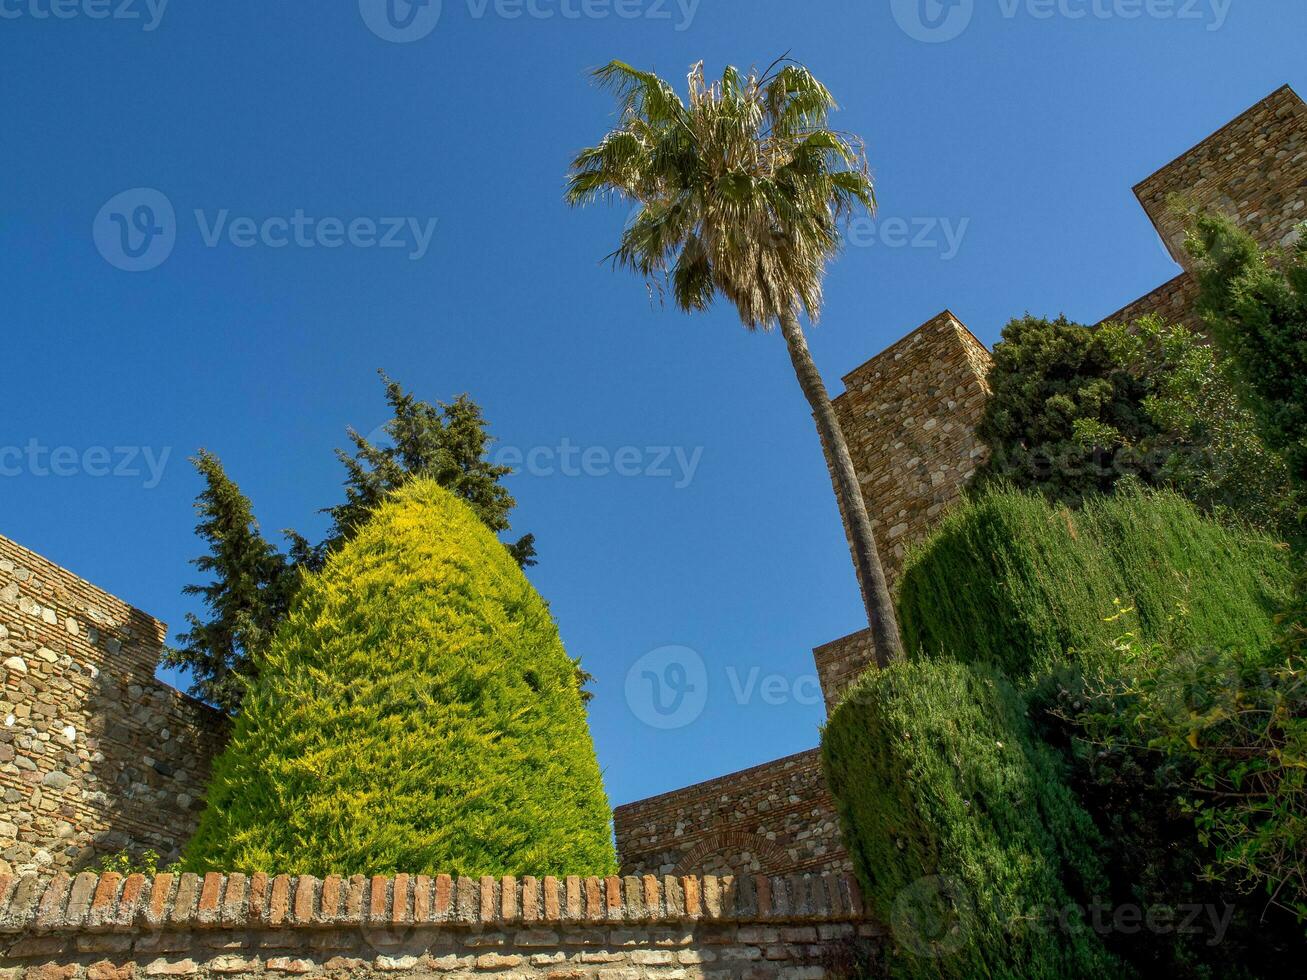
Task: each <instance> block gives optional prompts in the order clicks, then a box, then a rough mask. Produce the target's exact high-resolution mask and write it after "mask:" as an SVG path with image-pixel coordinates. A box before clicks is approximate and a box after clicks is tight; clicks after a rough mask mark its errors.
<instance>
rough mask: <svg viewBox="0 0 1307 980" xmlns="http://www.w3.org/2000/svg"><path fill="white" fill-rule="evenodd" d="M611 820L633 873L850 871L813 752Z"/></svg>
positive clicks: (620, 812) (632, 808) (624, 809)
mask: <svg viewBox="0 0 1307 980" xmlns="http://www.w3.org/2000/svg"><path fill="white" fill-rule="evenodd" d="M613 822H614V824H615V826H616V831H617V850H618V853H619V854H620V855H621V856H622V869H623V871H624V872H626V873H628V874H686V873H689V872H692V871H693V872H708V873H713V874H727V873H731V872H734V873H736V874H745V873H752V874H757V873H761V874H779V873H781V872H784V873H786V874H798V873H805V872H810V873H822V872H835V873H844V872H847V871H849V870H850V869H851V868H852V865H851V864H850V862H849V856H848V853H847V852H846V851H845V850H844V843H843V841H842V840H841V838H840V830H839V824H838V821H837V819H836V816H835V803H834V801H833V800H832V799H831V798H830V795H829V794H828V793H827V792H826V777H825V776H824V775H823V773H822V768H821V758H820V756H819V754H818V752H817V751H816V750H815V749H813V750H810V751H808V752H801V753H800V754H798V755H793V756H790V757H789V758H787V759H779V760H777V761H776V762H770V763H767V764H766V765H763V766H758V767H756V768H754V769H746V770H745V771H743V772H737V773H735V774H733V775H730V776H722V777H720V778H719V779H714V780H710V781H709V782H706V783H700V784H699V785H697V786H688V787H686V788H685V789H680V790H676V791H675V792H673V793H667V794H664V795H662V796H655V797H653V798H651V799H647V800H641V801H640V802H639V803H632V804H629V805H628V806H620V807H618V808H617V809H616V811H614V813H613Z"/></svg>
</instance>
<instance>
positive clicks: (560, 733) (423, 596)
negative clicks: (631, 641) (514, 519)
mask: <svg viewBox="0 0 1307 980" xmlns="http://www.w3.org/2000/svg"><path fill="white" fill-rule="evenodd" d="M257 658H258V661H259V671H258V680H257V681H256V682H255V683H254V684H253V686H252V687H251V689H250V692H249V694H248V695H247V696H246V699H245V707H244V708H243V710H242V711H241V714H240V716H239V717H238V718H237V720H236V728H235V732H234V734H233V737H232V742H231V744H230V745H229V746H228V748H227V750H226V751H225V752H224V753H223V755H222V756H221V757H220V758H219V759H218V761H217V762H216V764H215V766H214V771H213V778H212V782H211V784H210V787H209V790H208V792H207V794H206V799H207V800H208V808H207V809H206V811H205V813H204V815H203V817H202V819H201V822H200V826H199V830H198V831H197V833H196V836H195V838H194V839H193V840H192V841H191V843H190V844H189V845H188V847H187V850H186V854H185V856H184V859H183V864H184V866H185V867H186V868H187V869H188V870H206V871H207V870H215V869H222V870H224V871H245V872H251V871H257V870H260V869H265V868H266V869H276V870H278V871H282V872H285V873H289V874H315V875H319V876H321V875H325V874H329V873H335V874H345V875H349V874H387V873H393V872H397V871H404V872H407V873H424V874H426V873H435V872H444V873H451V874H460V875H471V876H476V875H504V874H514V875H520V874H536V875H542V874H554V875H558V874H597V875H603V874H612V873H614V872H615V869H616V860H615V855H614V853H613V844H612V836H611V830H610V825H609V822H610V820H611V816H612V815H611V812H610V809H609V805H608V800H607V798H606V796H605V794H604V789H603V782H602V778H601V775H600V770H599V765H598V761H597V759H596V757H595V751H594V745H593V742H592V740H591V737H590V732H589V730H588V727H587V722H586V715H585V711H584V709H583V707H582V705H581V699H580V697H579V694H578V691H577V687H576V684H575V682H574V665H573V663H572V661H570V660H569V659H568V657H567V654H566V652H565V651H564V649H563V644H562V642H561V640H560V639H559V635H558V629H557V627H556V625H555V624H554V621H553V619H552V617H551V616H550V614H549V608H548V606H547V605H546V604H545V602H544V601H543V600H542V599H541V598H540V596H539V595H538V594H537V593H536V591H535V590H534V589H533V588H532V587H531V584H530V583H529V582H528V581H527V579H526V576H525V575H524V574H523V573H522V570H521V569H520V568H519V567H518V565H517V563H516V562H514V561H513V560H512V558H511V557H510V556H509V555H508V553H507V552H506V551H505V550H504V548H503V546H502V544H501V543H500V542H499V541H498V539H497V538H496V536H495V535H494V533H493V532H492V531H491V530H490V529H489V528H488V527H487V526H486V524H485V522H484V521H483V520H481V519H479V515H477V514H476V513H475V511H474V510H473V509H472V507H471V505H469V504H467V503H465V502H463V501H461V500H459V499H458V498H457V497H455V496H454V494H452V493H451V492H450V491H448V490H445V489H443V488H442V487H440V486H439V485H438V484H437V483H436V482H435V481H433V480H431V479H426V478H415V479H412V480H410V481H408V482H407V483H406V484H405V485H404V486H403V487H402V488H401V489H399V490H396V491H395V492H393V493H391V494H389V495H388V496H387V498H386V499H385V501H384V502H383V503H382V504H381V505H380V506H379V507H377V508H376V510H375V511H374V512H373V514H372V516H371V517H370V518H369V520H368V521H367V522H366V523H364V524H362V525H360V526H357V527H355V529H354V534H353V536H352V537H351V539H350V540H349V541H348V542H347V543H345V544H343V545H342V546H341V547H339V548H338V549H336V550H335V551H333V552H332V553H331V554H330V555H329V556H328V558H327V562H326V566H325V567H324V568H323V570H322V571H321V572H319V573H317V574H311V575H306V576H305V577H304V579H303V582H302V585H301V588H300V590H299V592H298V594H297V595H296V597H295V600H294V603H293V604H292V607H291V611H290V614H289V616H288V617H287V618H286V620H285V622H284V623H283V624H282V626H281V628H280V629H279V631H278V633H277V635H276V638H275V639H274V640H273V642H272V643H271V644H269V645H268V646H267V647H266V648H262V649H261V650H260V651H259V652H258V654H257Z"/></svg>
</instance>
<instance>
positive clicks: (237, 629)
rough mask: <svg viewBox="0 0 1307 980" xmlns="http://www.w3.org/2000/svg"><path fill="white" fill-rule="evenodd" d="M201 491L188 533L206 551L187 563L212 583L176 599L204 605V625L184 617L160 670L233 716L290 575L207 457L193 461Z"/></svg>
mask: <svg viewBox="0 0 1307 980" xmlns="http://www.w3.org/2000/svg"><path fill="white" fill-rule="evenodd" d="M191 462H192V463H194V464H195V468H196V469H197V470H198V471H199V473H200V475H201V476H202V477H203V478H204V483H205V487H204V490H203V491H202V492H201V493H200V495H199V497H198V498H196V501H195V509H196V511H197V512H198V513H199V515H200V522H199V524H197V525H196V528H195V533H196V534H197V535H199V537H200V538H201V539H202V540H203V541H205V542H207V544H208V552H207V553H206V554H203V555H201V556H200V557H198V558H195V559H193V560H192V561H191V564H192V565H194V566H195V567H196V568H198V569H199V570H200V571H201V572H204V573H206V574H207V575H209V576H210V577H211V580H210V581H209V582H208V583H207V584H204V585H188V586H186V587H185V588H184V589H183V590H182V592H183V593H184V594H186V595H193V596H199V597H201V598H202V599H203V601H204V606H205V608H206V610H207V614H208V615H207V618H204V619H201V618H200V617H199V616H197V615H195V614H194V613H188V614H187V616H186V621H187V623H188V624H189V626H190V629H188V630H187V631H186V632H184V633H180V634H178V636H177V640H178V642H179V643H181V644H182V645H181V646H180V647H178V648H172V649H169V650H167V651H165V653H164V656H163V663H164V665H165V666H168V667H184V668H186V669H187V670H188V671H190V674H191V677H192V682H191V685H190V688H189V690H190V693H191V694H193V695H195V696H196V697H197V698H200V699H201V700H203V701H207V702H208V703H210V704H213V705H215V706H216V707H218V708H221V709H222V710H224V711H226V712H228V713H230V714H234V713H235V712H236V711H237V709H238V708H239V707H240V702H241V696H242V694H243V691H244V683H245V680H248V679H249V676H250V673H251V670H252V665H251V656H252V653H253V651H254V650H255V649H257V648H258V647H259V646H260V645H261V644H262V643H265V642H266V641H267V640H268V638H269V636H270V635H271V633H272V631H273V630H274V629H275V628H276V625H277V623H278V621H279V620H280V619H281V617H282V615H283V614H284V613H285V610H286V605H287V603H288V602H289V599H290V594H291V592H292V591H293V589H294V573H293V571H292V570H291V569H290V568H289V567H288V566H287V564H286V561H285V559H284V558H282V556H281V555H280V553H279V552H278V551H277V549H276V548H275V547H273V546H272V545H271V544H269V543H268V542H267V541H266V540H265V539H264V537H263V535H262V534H261V533H260V531H259V525H258V523H257V522H256V521H255V520H254V512H253V508H252V507H251V506H250V501H249V498H248V497H246V496H245V495H244V494H243V493H241V491H240V487H238V486H237V485H236V484H235V483H234V482H233V481H232V480H231V478H230V477H228V476H227V473H226V471H225V470H224V469H223V466H222V461H221V460H219V459H218V457H217V456H215V455H214V454H213V453H211V452H208V451H207V450H203V449H202V450H200V452H199V454H198V455H197V456H195V457H194V458H193V459H192V460H191Z"/></svg>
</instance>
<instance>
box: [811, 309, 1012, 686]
mask: <svg viewBox="0 0 1307 980" xmlns="http://www.w3.org/2000/svg"><path fill="white" fill-rule="evenodd" d="M992 363H993V360H992V358H991V357H990V354H989V351H988V350H986V349H985V345H984V344H982V343H981V342H980V341H979V340H977V339H976V338H975V336H974V335H973V334H972V333H971V331H969V330H968V329H967V328H966V327H965V326H963V324H962V321H961V320H959V319H958V318H957V317H955V316H954V315H953V314H952V313H950V312H949V311H947V310H945V311H944V312H943V313H941V314H939V316H937V317H935V318H934V319H931V320H928V321H927V322H926V323H924V324H922V325H921V326H920V327H918V328H917V329H916V330H914V331H912V332H911V333H910V334H908V335H907V336H906V337H904V338H903V339H902V340H900V341H899V342H898V343H896V344H894V345H892V346H891V347H889V348H887V349H886V350H884V351H882V352H881V353H879V354H877V355H876V356H875V357H873V358H872V359H871V360H869V361H867V362H866V363H865V364H863V365H862V366H861V367H858V368H855V369H854V370H853V371H850V372H849V373H848V374H846V375H845V376H844V393H843V394H842V395H840V396H839V397H838V398H836V399H835V401H834V404H835V411H836V414H837V415H838V416H839V420H840V426H841V427H842V428H843V430H844V437H845V439H846V440H847V441H848V444H849V453H850V455H851V456H852V457H853V465H854V467H855V468H856V469H857V471H858V478H859V480H860V481H861V483H862V494H863V499H864V500H865V501H866V504H867V514H868V516H869V517H870V518H871V523H872V527H873V528H874V530H875V533H876V544H877V547H878V548H879V550H880V558H881V563H882V564H883V565H884V567H885V577H886V578H887V579H888V580H889V584H890V588H891V589H892V588H894V587H895V585H896V584H897V583H898V579H899V576H900V575H901V574H902V572H903V559H904V558H905V557H906V555H907V553H908V549H909V548H911V547H912V545H914V544H916V543H917V542H918V541H920V540H922V539H923V538H924V537H925V536H926V535H927V534H928V533H929V532H930V530H931V528H933V527H934V526H935V523H936V522H937V521H938V520H939V518H940V515H941V514H943V513H944V511H945V510H946V509H947V508H948V507H949V506H950V505H951V504H953V503H955V502H956V501H957V500H958V499H959V498H960V497H961V496H962V491H963V489H964V488H965V487H966V484H967V481H968V480H970V479H971V476H972V474H973V473H974V472H975V470H976V467H977V466H979V465H980V464H981V463H982V462H984V459H985V455H986V450H985V446H984V444H983V443H982V442H981V441H980V440H979V439H978V438H977V437H976V425H977V424H978V423H979V422H980V416H981V413H982V412H983V411H984V407H985V400H986V399H987V398H988V397H989V385H988V384H987V382H986V380H985V378H986V376H987V375H988V373H989V368H990V366H991V364H992ZM814 658H815V660H816V663H817V673H818V675H819V676H820V677H821V688H822V693H823V694H824V695H825V698H826V704H827V707H828V708H829V707H832V706H834V704H835V703H836V702H837V701H838V700H839V696H840V695H841V694H842V693H843V691H844V689H845V688H846V687H847V686H848V685H849V684H850V683H852V682H853V681H854V680H856V679H857V678H858V677H859V676H860V675H861V674H862V672H863V671H864V670H866V669H867V668H868V667H870V666H871V665H873V664H875V663H876V651H875V645H874V644H873V643H872V639H871V634H870V632H869V631H866V630H863V631H861V632H859V633H854V634H853V635H852V636H846V637H844V638H843V639H841V640H836V641H834V642H833V643H828V644H826V645H825V646H822V647H818V648H817V649H816V650H815V651H814Z"/></svg>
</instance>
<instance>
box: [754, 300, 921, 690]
mask: <svg viewBox="0 0 1307 980" xmlns="http://www.w3.org/2000/svg"><path fill="white" fill-rule="evenodd" d="M780 320H781V334H782V335H783V336H784V337H785V345H786V347H788V348H789V351H790V360H791V362H793V364H794V373H795V375H797V376H798V379H799V387H801V388H802V389H803V394H804V396H805V397H806V398H807V399H808V404H809V405H810V406H812V415H813V418H814V419H815V420H816V422H817V434H818V435H819V436H820V437H821V447H822V451H823V452H824V453H825V454H826V462H827V463H828V464H829V465H830V469H831V474H832V477H833V479H834V481H835V495H836V498H837V499H838V501H839V504H840V510H841V511H842V512H843V514H844V519H845V521H846V522H847V523H848V531H849V540H850V550H851V551H852V552H853V567H854V569H855V570H856V571H857V573H858V583H859V585H860V586H861V587H862V600H863V603H864V604H865V605H866V607H867V623H868V625H869V626H870V627H871V635H872V640H873V641H874V643H875V648H876V659H877V660H878V661H879V662H880V664H881V666H885V665H886V664H889V663H891V662H893V661H896V660H902V659H903V641H902V640H901V639H900V638H899V624H898V617H897V616H896V615H895V614H894V600H893V599H892V598H891V597H890V592H889V585H888V584H887V583H886V582H885V569H884V568H883V567H882V566H881V563H880V552H879V550H877V548H876V538H875V536H874V535H873V534H872V530H871V518H870V517H868V516H867V504H866V501H865V500H863V498H862V488H861V486H860V485H859V483H858V474H857V472H856V471H855V470H854V468H853V458H852V457H851V456H850V455H849V446H848V443H847V442H845V441H844V430H843V429H841V428H840V423H839V419H837V418H836V417H835V406H833V405H832V404H831V402H830V396H829V395H828V394H827V393H826V384H825V382H823V381H822V380H821V372H819V371H818V370H817V365H816V363H815V362H814V361H813V359H812V354H811V352H809V350H808V341H807V338H805V337H804V336H803V328H802V327H801V326H800V325H799V318H798V317H797V316H795V315H794V314H792V313H790V314H784V315H782V316H781V318H780Z"/></svg>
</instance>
